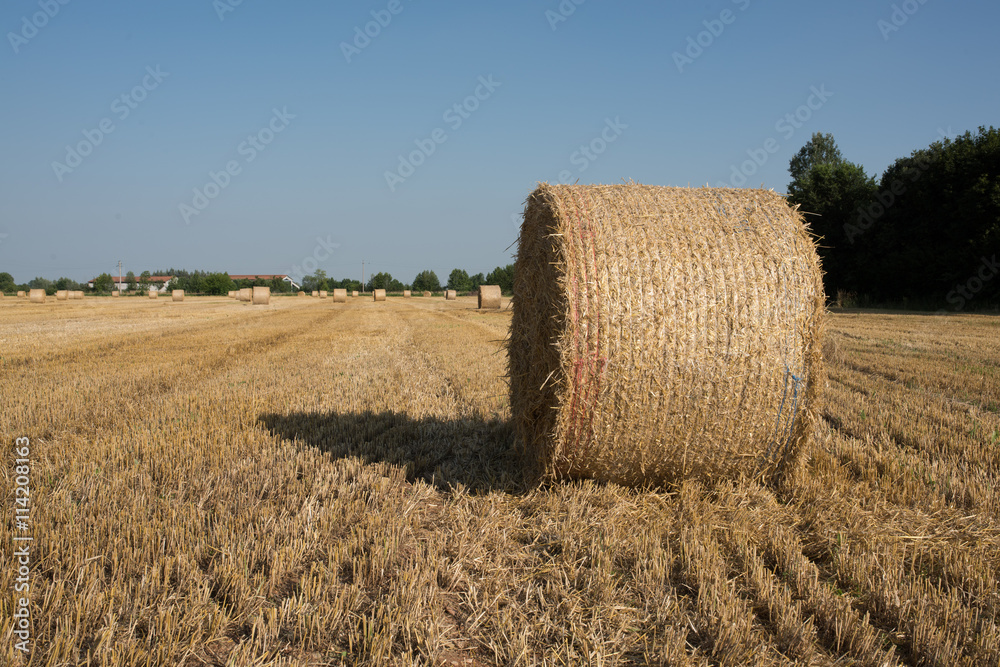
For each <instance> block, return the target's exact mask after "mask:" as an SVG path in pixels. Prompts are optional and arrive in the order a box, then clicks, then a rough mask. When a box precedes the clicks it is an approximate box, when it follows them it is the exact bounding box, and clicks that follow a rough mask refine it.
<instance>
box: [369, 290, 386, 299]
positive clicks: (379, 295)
mask: <svg viewBox="0 0 1000 667" xmlns="http://www.w3.org/2000/svg"><path fill="white" fill-rule="evenodd" d="M372 300H373V301H385V290H384V289H377V290H372Z"/></svg>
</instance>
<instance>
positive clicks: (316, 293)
mask: <svg viewBox="0 0 1000 667" xmlns="http://www.w3.org/2000/svg"><path fill="white" fill-rule="evenodd" d="M312 295H313V298H315V297H318V296H319V292H318V291H317V290H313V293H312Z"/></svg>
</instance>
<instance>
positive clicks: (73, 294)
mask: <svg viewBox="0 0 1000 667" xmlns="http://www.w3.org/2000/svg"><path fill="white" fill-rule="evenodd" d="M69 298H71V299H82V298H83V290H82V289H78V290H73V291H72V292H70V293H69Z"/></svg>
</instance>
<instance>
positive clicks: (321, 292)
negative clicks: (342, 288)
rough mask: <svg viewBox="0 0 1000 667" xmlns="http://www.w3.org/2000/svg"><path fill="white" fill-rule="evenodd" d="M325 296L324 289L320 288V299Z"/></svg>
mask: <svg viewBox="0 0 1000 667" xmlns="http://www.w3.org/2000/svg"><path fill="white" fill-rule="evenodd" d="M326 296H327V294H326V290H322V289H321V290H320V291H319V298H321V299H325V298H326Z"/></svg>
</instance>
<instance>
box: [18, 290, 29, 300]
mask: <svg viewBox="0 0 1000 667" xmlns="http://www.w3.org/2000/svg"><path fill="white" fill-rule="evenodd" d="M25 296H27V295H26V294H25V293H24V291H20V292H18V293H17V297H18V298H19V299H23V298H24V297H25Z"/></svg>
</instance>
